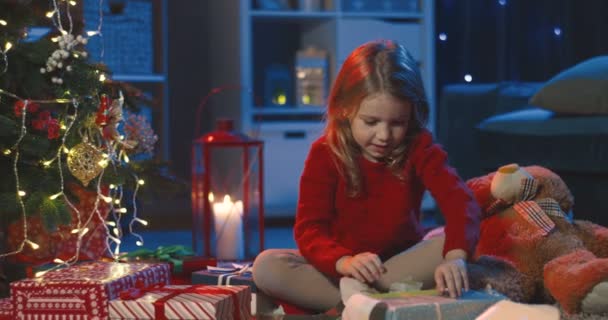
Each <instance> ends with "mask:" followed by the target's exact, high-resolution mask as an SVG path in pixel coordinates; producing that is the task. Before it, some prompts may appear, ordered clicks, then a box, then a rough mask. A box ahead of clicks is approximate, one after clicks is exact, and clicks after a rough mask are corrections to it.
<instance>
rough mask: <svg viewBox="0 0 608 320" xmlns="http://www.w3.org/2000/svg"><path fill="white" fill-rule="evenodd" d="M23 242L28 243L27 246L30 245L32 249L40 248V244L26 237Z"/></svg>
mask: <svg viewBox="0 0 608 320" xmlns="http://www.w3.org/2000/svg"><path fill="white" fill-rule="evenodd" d="M25 243H27V244H28V245H29V246H30V247H31V248H32V249H34V250H37V249H38V248H40V245H39V244H37V243H36V242H34V241H31V240H28V239H26V240H25Z"/></svg>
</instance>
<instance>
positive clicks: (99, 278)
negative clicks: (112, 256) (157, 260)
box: [11, 262, 169, 319]
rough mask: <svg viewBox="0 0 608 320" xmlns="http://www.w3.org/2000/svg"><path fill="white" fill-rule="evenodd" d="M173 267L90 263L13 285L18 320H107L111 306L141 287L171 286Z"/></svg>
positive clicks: (55, 271)
mask: <svg viewBox="0 0 608 320" xmlns="http://www.w3.org/2000/svg"><path fill="white" fill-rule="evenodd" d="M168 282H169V265H168V264H166V263H162V264H147V263H118V262H86V263H82V264H77V265H73V266H70V267H67V268H63V269H57V270H52V271H48V272H47V273H45V274H44V275H42V276H40V277H37V278H33V279H24V280H20V281H15V282H13V283H11V295H12V296H11V299H12V302H13V306H14V307H15V309H14V312H15V317H17V318H20V319H21V318H31V319H35V318H36V319H37V317H41V316H43V315H44V316H47V317H48V316H64V315H65V316H69V317H68V318H70V319H71V318H74V319H107V317H108V302H109V300H111V299H115V298H117V297H118V296H119V293H120V292H122V291H124V290H126V289H129V288H133V287H135V286H136V285H137V284H139V285H153V284H158V283H161V284H167V283H168Z"/></svg>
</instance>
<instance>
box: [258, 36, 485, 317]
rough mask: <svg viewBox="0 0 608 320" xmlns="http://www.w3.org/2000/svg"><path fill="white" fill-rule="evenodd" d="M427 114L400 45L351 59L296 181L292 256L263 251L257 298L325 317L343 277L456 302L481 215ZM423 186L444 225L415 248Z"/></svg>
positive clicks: (373, 46)
mask: <svg viewBox="0 0 608 320" xmlns="http://www.w3.org/2000/svg"><path fill="white" fill-rule="evenodd" d="M428 114H429V108H428V102H427V100H426V98H425V94H424V87H423V85H422V79H421V78H420V72H419V70H418V67H417V65H416V61H415V60H414V59H413V58H412V57H411V55H410V54H409V53H408V52H407V50H406V49H405V48H404V47H402V46H401V45H399V44H397V43H395V42H393V41H385V40H383V41H374V42H369V43H366V44H364V45H362V46H360V47H358V48H357V49H355V50H354V51H353V52H352V53H351V54H350V56H349V57H348V58H347V59H346V61H345V62H344V64H343V66H342V69H341V70H340V72H339V73H338V76H337V78H336V81H335V83H334V86H333V88H332V91H331V94H330V97H329V103H328V107H327V115H326V116H327V126H326V129H325V133H324V135H323V136H322V137H321V138H320V139H318V140H317V141H315V142H314V143H313V144H312V147H311V149H310V152H309V155H308V158H307V159H306V163H305V166H304V171H303V173H302V177H301V180H300V194H299V199H298V209H297V214H296V222H295V227H294V235H295V239H296V243H297V245H298V249H299V251H298V250H281V249H271V250H266V251H264V252H263V253H261V254H260V255H259V256H258V258H257V259H256V261H255V263H254V266H253V277H254V281H255V283H256V285H257V286H258V288H259V289H260V290H261V291H262V292H264V293H266V294H268V295H270V296H271V297H276V298H278V299H282V300H284V301H287V302H290V303H293V304H295V305H298V306H300V307H304V308H308V309H312V310H316V311H325V310H328V309H330V308H332V307H334V306H336V305H337V304H338V303H339V302H340V291H339V289H338V285H337V283H338V280H339V279H340V277H351V278H354V279H356V280H358V281H360V282H361V283H363V284H367V285H370V286H372V287H374V288H375V289H378V290H382V291H386V290H388V288H389V287H390V285H391V283H393V282H399V281H404V280H405V279H408V278H411V279H412V280H415V281H419V282H422V283H423V284H424V286H423V288H428V287H431V286H433V285H434V284H435V285H436V287H437V289H438V290H439V291H440V292H445V293H449V295H450V296H451V297H457V296H459V295H460V293H461V290H463V289H464V290H467V289H468V279H467V269H466V264H465V261H466V259H467V258H468V257H471V256H472V253H473V250H474V247H475V245H476V242H477V238H478V232H479V231H478V228H479V217H480V209H479V207H478V206H477V204H476V202H475V200H474V198H473V196H472V194H471V192H470V191H469V190H468V189H467V187H466V185H465V184H464V183H463V182H462V181H461V179H460V178H459V177H458V175H457V174H456V172H455V171H454V170H453V169H452V168H451V167H449V166H448V164H447V154H446V153H445V152H444V151H443V150H442V149H441V147H440V146H439V145H437V144H435V143H433V140H432V136H431V133H430V132H429V131H427V130H426V129H425V128H424V126H425V124H426V121H427V119H428ZM426 189H428V190H429V191H430V192H431V194H432V195H433V197H434V199H435V200H436V202H437V203H438V205H439V208H440V209H441V211H442V212H443V213H444V216H445V220H446V226H445V236H440V237H434V238H431V239H429V240H425V241H422V238H423V236H424V234H423V228H422V227H421V225H420V211H421V209H420V205H421V201H422V196H423V193H424V191H425V190H426Z"/></svg>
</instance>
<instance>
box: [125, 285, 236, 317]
mask: <svg viewBox="0 0 608 320" xmlns="http://www.w3.org/2000/svg"><path fill="white" fill-rule="evenodd" d="M150 291H156V292H159V291H160V292H166V293H168V294H167V295H166V296H164V297H162V298H160V299H157V300H156V301H154V302H153V303H152V304H153V305H154V315H155V319H156V320H168V319H167V316H166V315H165V304H166V302H167V301H169V300H171V299H173V298H175V297H176V296H179V295H180V294H187V293H196V294H228V295H230V297H231V298H232V304H233V307H234V308H233V311H234V319H235V320H240V319H241V312H240V310H239V309H240V308H239V301H238V297H237V293H236V292H234V291H232V290H229V289H224V288H217V287H208V286H189V287H186V288H179V289H178V288H167V287H165V286H164V285H163V284H155V285H152V286H149V287H145V288H131V289H128V290H125V291H122V292H121V293H120V299H121V300H137V299H139V298H141V297H143V296H144V295H145V294H146V293H148V292H150Z"/></svg>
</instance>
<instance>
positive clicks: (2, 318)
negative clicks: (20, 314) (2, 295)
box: [0, 298, 14, 320]
mask: <svg viewBox="0 0 608 320" xmlns="http://www.w3.org/2000/svg"><path fill="white" fill-rule="evenodd" d="M13 319H14V317H13V302H12V301H11V299H10V298H6V299H0V320H13Z"/></svg>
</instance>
